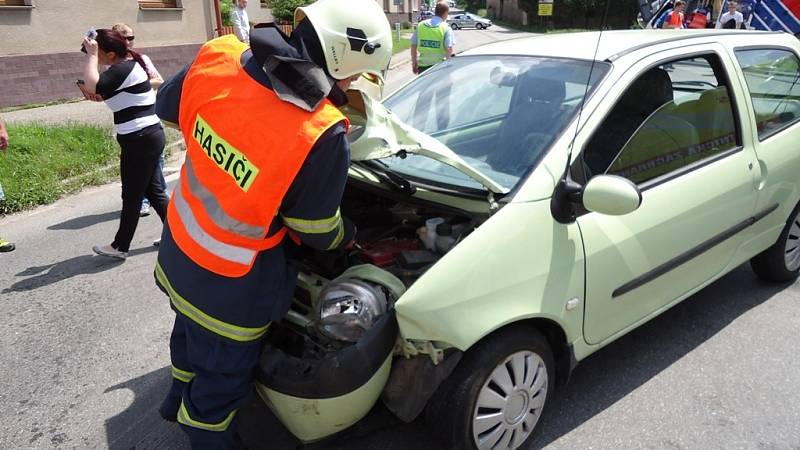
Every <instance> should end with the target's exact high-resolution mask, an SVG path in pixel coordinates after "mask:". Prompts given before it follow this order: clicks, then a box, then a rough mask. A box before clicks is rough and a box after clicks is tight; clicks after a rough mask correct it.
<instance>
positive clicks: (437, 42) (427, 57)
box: [417, 20, 447, 67]
mask: <svg viewBox="0 0 800 450" xmlns="http://www.w3.org/2000/svg"><path fill="white" fill-rule="evenodd" d="M446 32H447V22H445V21H442V23H440V24H439V25H437V26H432V25H430V22H429V21H427V20H426V21H424V22H422V23H420V24H419V26H417V50H419V59H418V60H417V65H419V66H422V67H429V66H432V65H434V64H437V63H440V62H442V61H444V60H445V59H447V58H446V56H447V54H446V53H445V52H446V51H447V49H445V48H444V35H445V33H446Z"/></svg>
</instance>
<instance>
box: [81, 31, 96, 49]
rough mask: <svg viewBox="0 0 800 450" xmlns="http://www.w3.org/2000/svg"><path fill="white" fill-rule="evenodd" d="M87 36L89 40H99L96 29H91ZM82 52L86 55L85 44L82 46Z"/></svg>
mask: <svg viewBox="0 0 800 450" xmlns="http://www.w3.org/2000/svg"><path fill="white" fill-rule="evenodd" d="M85 36H86V37H87V38H89V39H96V38H97V30H95V29H94V27H92V28H89V31H87V32H86V34H85ZM81 51H82V52H83V53H86V47H85V46H84V45H83V44H81Z"/></svg>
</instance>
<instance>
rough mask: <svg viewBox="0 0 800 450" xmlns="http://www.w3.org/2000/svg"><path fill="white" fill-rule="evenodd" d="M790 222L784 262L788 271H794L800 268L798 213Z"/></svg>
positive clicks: (799, 218)
mask: <svg viewBox="0 0 800 450" xmlns="http://www.w3.org/2000/svg"><path fill="white" fill-rule="evenodd" d="M792 220H793V222H792V224H791V226H790V227H789V234H787V235H786V247H785V248H784V262H785V263H786V269H787V270H789V271H795V270H797V268H798V267H800V212H798V213H797V215H795V216H794V218H793V219H792Z"/></svg>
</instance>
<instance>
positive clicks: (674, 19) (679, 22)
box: [664, 0, 686, 29]
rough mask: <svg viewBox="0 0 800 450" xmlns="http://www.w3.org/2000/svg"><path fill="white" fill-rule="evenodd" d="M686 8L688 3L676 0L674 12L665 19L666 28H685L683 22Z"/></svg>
mask: <svg viewBox="0 0 800 450" xmlns="http://www.w3.org/2000/svg"><path fill="white" fill-rule="evenodd" d="M685 8H686V3H684V2H683V0H678V1H676V2H675V6H674V7H673V8H672V12H671V13H669V15H668V16H667V19H666V20H665V21H664V28H672V29H680V28H684V23H683V20H684V18H683V10H684V9H685Z"/></svg>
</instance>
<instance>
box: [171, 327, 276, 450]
mask: <svg viewBox="0 0 800 450" xmlns="http://www.w3.org/2000/svg"><path fill="white" fill-rule="evenodd" d="M261 347H262V342H261V341H258V342H255V343H247V344H242V343H235V342H232V341H230V340H228V339H227V338H224V337H222V336H218V335H216V334H213V333H211V332H209V331H207V330H205V329H202V328H201V327H200V326H199V325H197V324H195V323H194V322H192V321H191V320H189V319H187V318H185V317H184V316H183V315H181V314H180V313H178V314H177V315H176V317H175V325H174V326H173V328H172V335H171V336H170V341H169V350H170V359H171V360H172V373H173V379H172V387H171V389H170V391H169V394H167V398H166V399H165V400H164V404H163V405H162V407H161V409H162V413H163V412H164V411H168V412H169V413H170V415H172V413H174V415H177V417H178V423H180V425H181V428H182V429H183V431H184V432H185V433H186V434H187V435H188V436H189V442H190V443H191V445H192V449H193V450H206V449H207V450H212V449H213V450H228V449H240V448H243V447H242V444H241V442H240V441H239V438H238V434H237V432H236V428H237V417H236V414H237V412H238V410H239V408H240V407H241V406H242V405H243V404H244V402H245V400H246V399H247V396H248V395H249V394H250V391H251V389H252V386H253V377H254V373H255V368H256V365H257V364H258V358H259V355H260V353H261ZM187 380H188V382H187Z"/></svg>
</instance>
